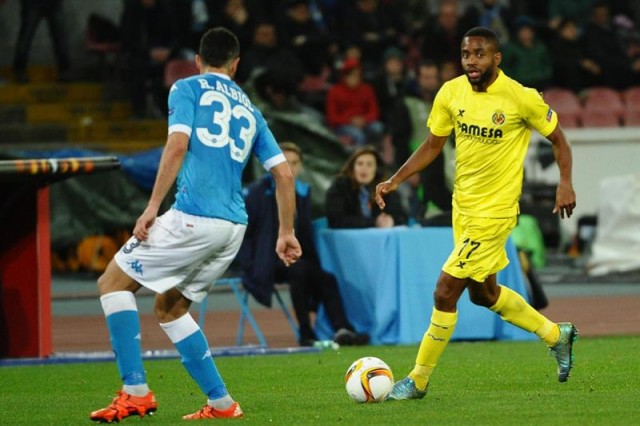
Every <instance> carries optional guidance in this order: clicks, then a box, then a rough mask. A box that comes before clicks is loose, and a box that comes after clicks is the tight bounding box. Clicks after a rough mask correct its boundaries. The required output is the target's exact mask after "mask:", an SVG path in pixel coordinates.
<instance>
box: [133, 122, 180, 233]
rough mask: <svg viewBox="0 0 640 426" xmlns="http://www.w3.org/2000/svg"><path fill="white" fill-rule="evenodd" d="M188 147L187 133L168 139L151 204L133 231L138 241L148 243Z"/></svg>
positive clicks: (178, 133) (176, 133) (171, 135)
mask: <svg viewBox="0 0 640 426" xmlns="http://www.w3.org/2000/svg"><path fill="white" fill-rule="evenodd" d="M188 147H189V137H188V136H187V135H186V134H185V133H180V132H175V133H172V134H170V135H169V137H168V138H167V144H166V145H165V147H164V150H163V151H162V157H161V158H160V165H159V166H158V174H157V175H156V181H155V183H154V185H153V191H152V192H151V197H150V198H149V203H148V204H147V208H146V209H145V210H144V212H142V214H141V215H140V217H139V218H138V220H137V221H136V226H135V227H134V229H133V235H135V237H136V238H137V239H138V240H140V241H146V240H147V238H149V228H151V225H153V222H154V221H155V220H156V216H157V215H158V209H160V204H161V203H162V200H164V197H165V196H166V195H167V193H168V192H169V190H170V189H171V186H172V185H173V182H175V180H176V176H178V172H179V171H180V168H181V167H182V162H183V161H184V157H185V154H186V152H187V148H188Z"/></svg>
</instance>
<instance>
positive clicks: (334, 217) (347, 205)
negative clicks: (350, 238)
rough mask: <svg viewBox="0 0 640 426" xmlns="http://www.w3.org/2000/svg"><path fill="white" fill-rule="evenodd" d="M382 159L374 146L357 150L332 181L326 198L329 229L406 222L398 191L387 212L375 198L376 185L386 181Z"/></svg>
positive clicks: (385, 226)
mask: <svg viewBox="0 0 640 426" xmlns="http://www.w3.org/2000/svg"><path fill="white" fill-rule="evenodd" d="M382 164H383V163H382V158H381V157H380V154H379V153H378V151H377V150H376V149H375V148H374V147H373V146H363V147H360V148H358V149H356V150H355V151H354V152H353V153H352V154H351V156H350V157H349V159H348V160H347V162H346V163H345V164H344V166H342V170H341V171H340V174H339V175H338V176H337V177H336V179H335V180H334V181H333V183H332V184H331V187H330V188H329V190H328V191H327V195H326V200H325V212H326V215H327V220H328V222H329V227H330V228H373V227H378V228H390V227H392V226H397V225H405V224H406V223H407V214H406V212H405V211H404V209H403V207H402V202H401V200H400V197H399V196H398V195H397V193H395V192H394V193H392V194H390V195H393V196H392V197H390V198H389V199H388V201H387V200H385V201H387V206H386V207H385V209H384V212H383V211H382V210H380V208H379V207H378V206H377V204H376V203H375V202H374V201H373V195H374V193H375V187H376V184H377V183H378V182H381V181H383V180H384V170H383V166H382Z"/></svg>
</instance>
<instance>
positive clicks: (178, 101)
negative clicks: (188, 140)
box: [168, 80, 196, 136]
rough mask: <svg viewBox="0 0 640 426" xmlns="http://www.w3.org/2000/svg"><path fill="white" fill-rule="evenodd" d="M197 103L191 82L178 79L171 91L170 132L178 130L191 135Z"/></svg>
mask: <svg viewBox="0 0 640 426" xmlns="http://www.w3.org/2000/svg"><path fill="white" fill-rule="evenodd" d="M195 105H196V99H195V94H194V92H193V90H192V88H191V87H190V86H189V84H187V82H185V81H184V80H178V81H176V82H175V83H174V84H173V86H171V90H170V91H169V118H168V120H169V134H171V133H173V132H177V131H178V132H182V133H186V134H187V135H188V136H191V131H192V129H193V122H194V119H195Z"/></svg>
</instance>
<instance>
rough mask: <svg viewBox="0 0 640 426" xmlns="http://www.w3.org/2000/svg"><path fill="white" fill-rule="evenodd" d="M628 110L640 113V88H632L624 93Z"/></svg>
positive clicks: (623, 96)
mask: <svg viewBox="0 0 640 426" xmlns="http://www.w3.org/2000/svg"><path fill="white" fill-rule="evenodd" d="M622 98H623V99H624V105H625V108H626V110H635V111H640V86H636V87H630V88H628V89H627V90H625V91H624V92H623V93H622Z"/></svg>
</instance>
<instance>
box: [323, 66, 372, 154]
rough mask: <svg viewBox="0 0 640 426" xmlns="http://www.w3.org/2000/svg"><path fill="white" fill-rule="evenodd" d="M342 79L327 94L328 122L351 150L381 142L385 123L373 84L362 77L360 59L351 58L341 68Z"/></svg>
mask: <svg viewBox="0 0 640 426" xmlns="http://www.w3.org/2000/svg"><path fill="white" fill-rule="evenodd" d="M340 71H341V76H340V81H339V82H338V83H336V84H334V85H333V86H332V87H331V88H330V89H329V93H328V94H327V101H326V114H327V123H328V124H329V126H331V127H332V128H333V129H334V131H335V132H336V134H337V135H338V137H339V138H340V139H341V140H342V141H343V143H344V144H345V146H346V147H347V148H349V149H351V148H354V147H357V146H361V145H365V144H379V142H380V139H381V138H382V132H383V130H384V129H383V126H382V123H381V122H380V121H378V120H379V118H380V108H379V106H378V101H377V99H376V95H375V92H374V90H373V87H372V86H371V85H370V84H368V83H365V82H364V81H363V80H362V67H361V65H360V62H359V61H357V60H355V59H353V58H349V59H346V60H345V61H344V63H343V64H342V68H341V69H340Z"/></svg>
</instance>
